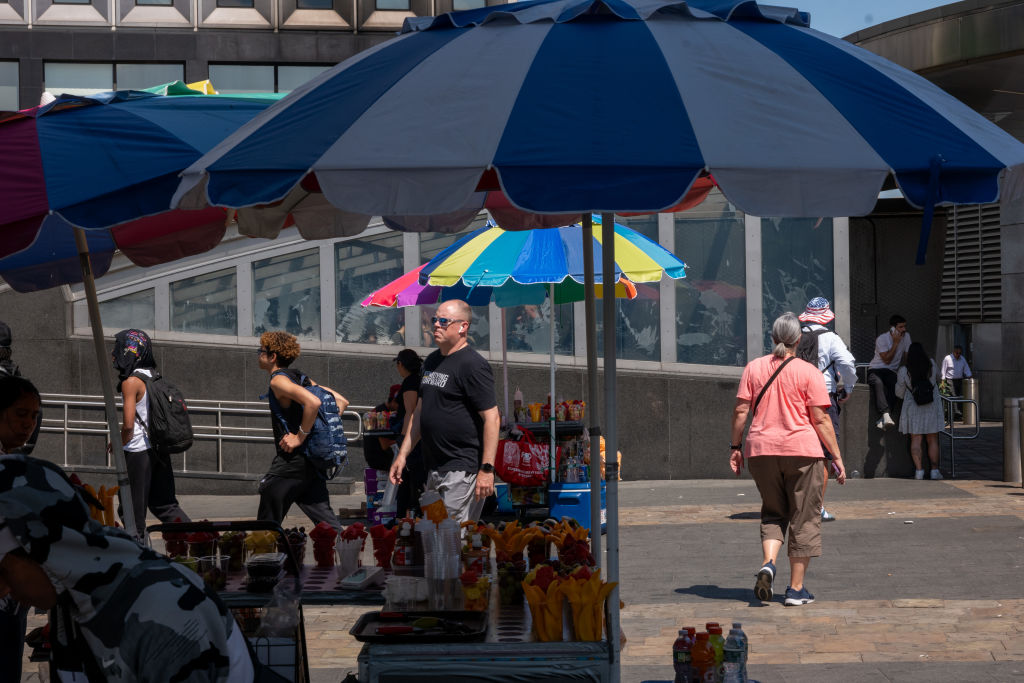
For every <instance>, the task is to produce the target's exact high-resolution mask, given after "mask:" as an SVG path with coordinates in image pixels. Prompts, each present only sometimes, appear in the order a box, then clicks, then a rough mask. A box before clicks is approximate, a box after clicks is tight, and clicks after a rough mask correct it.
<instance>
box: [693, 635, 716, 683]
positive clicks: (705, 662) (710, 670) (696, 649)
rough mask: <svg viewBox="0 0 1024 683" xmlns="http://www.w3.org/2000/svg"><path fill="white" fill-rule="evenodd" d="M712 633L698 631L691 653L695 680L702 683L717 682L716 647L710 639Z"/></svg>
mask: <svg viewBox="0 0 1024 683" xmlns="http://www.w3.org/2000/svg"><path fill="white" fill-rule="evenodd" d="M710 635H711V634H709V633H708V632H707V631H701V632H700V633H698V634H697V642H695V643H694V644H693V652H692V654H691V655H690V662H691V666H692V667H693V672H694V680H695V681H700V683H715V648H714V647H712V646H711V641H709V640H708V638H709V637H710Z"/></svg>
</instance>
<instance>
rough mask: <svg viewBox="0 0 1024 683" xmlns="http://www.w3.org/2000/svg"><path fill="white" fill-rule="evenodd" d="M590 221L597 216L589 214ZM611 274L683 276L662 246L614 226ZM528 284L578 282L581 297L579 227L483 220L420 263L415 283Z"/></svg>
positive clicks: (636, 278)
mask: <svg viewBox="0 0 1024 683" xmlns="http://www.w3.org/2000/svg"><path fill="white" fill-rule="evenodd" d="M593 220H594V225H595V226H596V225H600V224H601V217H600V216H594V218H593ZM601 248H602V243H601V231H599V230H594V264H595V267H597V268H598V272H597V279H598V280H599V279H600V277H601V275H602V274H601V271H600V269H599V268H600V264H601V262H602V261H601ZM614 253H615V277H617V278H621V277H626V278H628V279H629V280H631V281H633V282H657V281H658V280H660V279H661V277H662V275H667V276H668V277H670V278H676V279H678V278H682V277H686V272H685V270H686V264H685V263H683V262H682V261H680V260H679V259H678V258H676V256H675V255H674V254H673V253H672V252H670V251H669V250H668V249H665V248H664V247H663V246H661V245H660V244H658V243H657V242H654V241H653V240H651V239H648V238H647V237H644V236H643V235H641V234H640V233H638V232H635V231H633V230H630V229H629V228H627V227H626V226H624V225H619V224H618V223H616V224H615V251H614ZM459 282H461V283H462V284H463V285H465V286H466V287H503V286H506V284H508V283H514V284H517V285H523V286H529V285H537V284H542V283H555V284H560V283H570V282H571V283H574V284H577V285H580V298H579V299H576V300H577V301H579V300H581V299H582V289H583V288H582V284H583V282H584V276H583V228H582V227H581V226H580V224H579V223H576V224H574V225H567V226H565V227H561V228H542V229H536V230H525V231H514V232H513V231H505V230H502V229H501V228H499V227H498V226H496V225H494V224H488V225H486V226H484V227H482V228H480V229H479V230H477V231H475V232H473V233H471V234H470V235H469V236H467V237H465V238H464V239H461V240H459V241H458V242H456V243H455V244H453V245H451V246H450V247H448V248H447V249H445V250H444V251H442V252H441V253H440V254H438V255H437V256H435V257H434V258H432V259H431V260H430V262H429V263H427V264H426V265H425V266H423V269H422V271H421V272H420V283H421V284H430V285H436V286H440V287H450V286H452V285H455V284H456V283H459Z"/></svg>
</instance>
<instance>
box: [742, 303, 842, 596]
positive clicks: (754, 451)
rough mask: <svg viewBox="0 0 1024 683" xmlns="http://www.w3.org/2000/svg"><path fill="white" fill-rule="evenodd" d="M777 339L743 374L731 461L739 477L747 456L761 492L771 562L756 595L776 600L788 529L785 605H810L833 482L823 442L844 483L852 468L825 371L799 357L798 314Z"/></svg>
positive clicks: (786, 319)
mask: <svg viewBox="0 0 1024 683" xmlns="http://www.w3.org/2000/svg"><path fill="white" fill-rule="evenodd" d="M772 341H773V342H774V344H775V347H774V349H773V350H772V353H771V354H769V355H767V356H762V357H761V358H757V359H756V360H753V361H751V362H750V363H748V364H747V367H746V368H744V369H743V377H742V378H741V379H740V386H739V391H737V393H736V408H735V410H734V411H733V420H732V442H731V444H730V451H731V455H730V457H729V462H730V465H731V466H732V471H733V472H735V473H736V476H739V475H740V473H741V472H742V471H743V459H744V456H745V457H746V458H747V467H749V468H750V474H751V476H752V477H753V478H754V482H755V483H756V484H757V490H758V492H760V494H761V548H762V550H763V552H764V560H763V562H764V564H763V565H762V567H761V569H760V570H758V572H757V583H756V584H755V585H754V594H755V595H756V596H757V598H758V599H759V600H762V601H765V602H768V601H770V600H771V599H772V586H773V585H774V582H775V560H776V557H777V556H778V554H779V550H781V549H782V542H783V541H784V540H786V532H787V530H788V532H789V544H788V547H787V554H788V555H789V567H790V581H789V587H787V588H786V597H785V603H786V605H806V604H808V603H811V602H814V596H813V595H811V593H810V592H809V591H808V590H807V588H806V586H804V575H805V574H806V572H807V565H808V564H810V561H811V558H812V557H818V556H819V555H821V512H820V510H821V488H822V483H823V481H824V477H825V458H824V457H823V455H822V451H821V444H825V447H826V448H827V449H828V451H829V452H830V453H832V454H833V455H834V456H835V460H833V461H832V462H833V466H834V467H835V468H836V480H837V481H838V482H839V483H840V484H843V483H845V482H846V469H845V468H844V467H843V459H842V457H841V456H840V455H839V445H838V443H836V435H835V431H834V430H833V429H832V421H831V419H830V418H829V416H828V407H829V405H830V401H829V396H828V390H827V389H826V387H825V380H824V378H823V377H822V375H821V372H819V371H818V368H817V367H815V366H813V365H811V364H810V363H808V362H806V361H803V360H800V359H799V358H796V357H795V356H794V354H795V352H796V347H797V344H798V343H799V342H800V321H799V320H798V319H797V317H796V315H794V314H793V313H783V314H782V315H781V316H779V317H778V319H776V320H775V323H774V324H773V325H772ZM780 368H781V369H780ZM776 373H777V374H776ZM773 375H774V377H775V378H774V380H772V379H771V378H772V377H773ZM766 385H767V389H765V387H766ZM762 390H763V393H762ZM750 413H753V417H752V418H751V421H750V430H749V432H748V433H747V443H746V451H744V445H743V441H742V440H743V427H744V425H745V424H746V421H747V415H748V414H750Z"/></svg>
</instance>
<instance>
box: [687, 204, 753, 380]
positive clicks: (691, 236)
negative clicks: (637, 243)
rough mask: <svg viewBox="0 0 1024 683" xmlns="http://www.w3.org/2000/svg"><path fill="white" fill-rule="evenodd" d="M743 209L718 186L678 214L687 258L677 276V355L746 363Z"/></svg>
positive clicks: (695, 359) (715, 362)
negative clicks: (683, 272)
mask: <svg viewBox="0 0 1024 683" xmlns="http://www.w3.org/2000/svg"><path fill="white" fill-rule="evenodd" d="M744 234H745V231H744V224H743V214H742V213H741V212H739V211H737V210H736V209H735V208H733V206H732V205H731V204H729V202H728V201H727V200H726V199H725V197H723V196H722V194H721V193H720V192H719V191H718V190H717V188H716V189H715V190H713V191H712V193H711V194H710V195H708V198H707V199H706V200H705V201H704V203H702V204H701V205H700V206H698V207H696V208H693V209H690V210H689V211H685V212H681V213H677V214H675V252H676V255H677V256H679V258H681V259H682V260H683V261H685V262H686V266H687V268H686V278H685V279H682V280H676V312H675V315H676V360H677V361H678V362H680V363H699V364H702V365H735V366H743V365H746V362H747V277H746V265H745V262H746V258H745V251H746V250H745V248H744V244H745V237H744Z"/></svg>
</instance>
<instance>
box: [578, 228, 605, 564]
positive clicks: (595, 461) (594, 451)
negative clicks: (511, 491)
mask: <svg viewBox="0 0 1024 683" xmlns="http://www.w3.org/2000/svg"><path fill="white" fill-rule="evenodd" d="M582 226H583V287H584V293H585V298H584V300H583V302H584V304H583V305H584V310H585V311H586V328H587V417H588V418H589V420H588V421H589V423H590V424H589V426H588V428H587V431H588V432H589V433H590V549H591V553H592V554H593V555H594V560H596V561H597V568H598V569H600V568H601V566H602V565H603V564H604V557H602V555H601V427H600V426H599V425H600V420H599V418H600V416H599V414H598V412H597V306H596V303H595V301H594V282H595V279H594V221H593V218H592V217H591V214H589V213H588V214H586V215H584V217H583V222H582Z"/></svg>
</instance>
